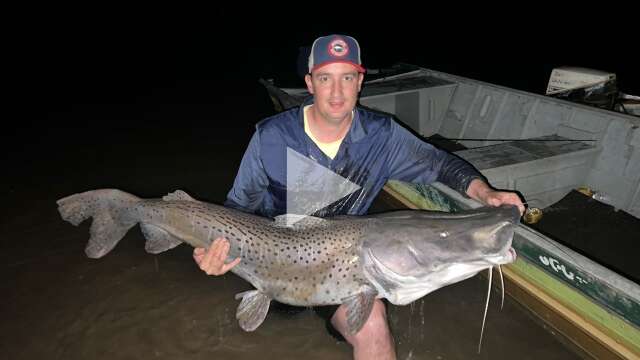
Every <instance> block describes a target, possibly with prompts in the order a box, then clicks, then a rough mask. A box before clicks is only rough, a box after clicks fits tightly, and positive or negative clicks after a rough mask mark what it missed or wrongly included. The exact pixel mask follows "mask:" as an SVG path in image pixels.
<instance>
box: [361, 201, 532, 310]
mask: <svg viewBox="0 0 640 360" xmlns="http://www.w3.org/2000/svg"><path fill="white" fill-rule="evenodd" d="M519 219H520V212H519V211H518V208H517V207H515V206H503V207H484V208H480V209H475V210H468V211H463V212H458V213H443V212H434V211H413V210H404V211H397V212H391V213H385V214H381V215H377V216H376V215H374V216H372V217H371V220H370V221H371V225H370V227H369V228H368V230H367V232H366V234H365V235H364V240H363V243H362V252H361V254H362V258H363V263H364V272H365V276H366V277H367V279H368V280H369V281H371V283H372V284H373V285H374V286H375V287H376V289H377V290H378V293H379V294H380V295H381V296H382V297H385V298H387V299H388V300H389V301H390V302H391V303H393V304H396V305H406V304H408V303H411V302H412V301H414V300H416V299H419V298H421V297H422V296H424V295H426V294H428V293H430V292H432V291H434V290H437V289H439V288H441V287H444V286H446V285H449V284H453V283H456V282H458V281H461V280H464V279H467V278H470V277H472V276H473V275H475V274H477V273H478V272H479V271H481V270H484V269H487V268H490V267H493V266H496V265H502V264H508V263H510V262H513V261H514V260H515V258H516V253H515V250H513V248H512V247H511V243H512V240H513V233H514V229H515V226H516V225H517V224H518V222H519Z"/></svg>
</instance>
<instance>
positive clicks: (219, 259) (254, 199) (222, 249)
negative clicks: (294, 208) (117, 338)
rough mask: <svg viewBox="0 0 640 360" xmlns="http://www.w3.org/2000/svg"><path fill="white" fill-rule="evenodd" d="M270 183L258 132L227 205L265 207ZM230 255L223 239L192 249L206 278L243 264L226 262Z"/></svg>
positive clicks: (246, 208)
mask: <svg viewBox="0 0 640 360" xmlns="http://www.w3.org/2000/svg"><path fill="white" fill-rule="evenodd" d="M267 184H268V183H267V175H266V173H265V171H264V168H263V167H262V162H261V161H260V137H259V135H258V132H257V131H256V133H255V134H254V135H253V137H252V138H251V141H250V142H249V146H248V147H247V150H246V151H245V153H244V156H243V157H242V161H241V162H240V169H239V170H238V174H237V175H236V179H235V181H234V183H233V188H231V190H230V191H229V193H228V194H227V200H226V201H225V203H224V205H225V206H227V207H231V208H234V209H238V210H240V211H244V212H251V213H253V212H256V210H258V209H259V208H260V206H261V205H262V201H263V198H264V194H265V189H266V187H267ZM228 255H229V241H227V239H225V238H222V237H220V238H217V239H215V240H214V241H213V243H212V244H211V246H210V247H209V249H205V248H196V249H194V250H193V258H194V260H195V261H196V263H197V264H198V266H199V267H200V269H201V270H202V271H204V272H205V273H207V275H222V274H224V273H226V272H227V271H229V270H231V268H233V267H234V266H236V265H237V264H238V263H239V262H240V258H236V259H234V260H233V261H231V262H229V263H225V260H226V259H227V256H228Z"/></svg>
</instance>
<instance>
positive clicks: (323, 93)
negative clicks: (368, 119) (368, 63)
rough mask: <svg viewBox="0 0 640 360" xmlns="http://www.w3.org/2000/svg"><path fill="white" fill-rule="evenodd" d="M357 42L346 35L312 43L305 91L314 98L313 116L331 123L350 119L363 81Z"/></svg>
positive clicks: (327, 37) (325, 37) (363, 70)
mask: <svg viewBox="0 0 640 360" xmlns="http://www.w3.org/2000/svg"><path fill="white" fill-rule="evenodd" d="M364 72H365V69H364V68H363V67H362V62H361V60H360V46H359V45H358V42H357V41H356V40H355V39H354V38H352V37H350V36H345V35H329V36H323V37H320V38H318V39H316V41H314V43H313V46H312V47H311V54H310V55H309V74H307V75H306V76H305V82H306V83H307V89H308V90H309V92H310V93H311V94H313V95H314V98H315V101H314V105H315V106H314V113H315V114H316V115H319V116H320V117H322V118H323V119H324V120H325V121H328V122H331V123H340V122H342V121H344V120H345V119H350V116H351V111H352V110H353V108H354V107H355V105H356V102H357V100H358V93H359V92H360V87H361V86H362V80H363V79H364V76H363V73H364Z"/></svg>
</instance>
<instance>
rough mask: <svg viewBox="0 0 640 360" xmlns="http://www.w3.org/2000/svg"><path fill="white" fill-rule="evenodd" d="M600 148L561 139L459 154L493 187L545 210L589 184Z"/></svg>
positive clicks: (539, 139) (552, 137) (554, 137)
mask: <svg viewBox="0 0 640 360" xmlns="http://www.w3.org/2000/svg"><path fill="white" fill-rule="evenodd" d="M599 152H600V148H599V147H598V146H596V143H595V141H594V142H593V143H591V142H583V141H577V140H571V139H568V138H564V137H561V136H558V135H550V136H543V137H537V138H531V139H523V140H517V141H510V142H504V143H500V144H496V145H490V146H483V147H477V148H472V149H466V150H460V151H456V152H455V154H456V155H458V156H460V157H461V158H463V159H465V160H467V161H469V162H470V163H471V164H473V165H474V166H475V167H476V168H477V169H478V170H480V172H482V174H483V175H484V176H486V177H487V179H488V180H489V182H490V183H491V185H492V186H494V187H495V188H498V189H510V190H516V191H518V192H520V193H521V194H522V195H523V196H524V198H525V200H526V201H527V203H528V204H529V206H532V207H539V208H545V207H547V206H549V205H551V204H553V203H555V202H557V201H559V200H560V199H562V198H563V197H564V196H565V195H566V194H568V193H569V192H570V191H571V189H575V188H577V187H579V186H583V185H585V184H586V177H587V175H588V173H589V170H590V169H591V167H592V165H593V162H594V161H595V159H596V157H597V155H598V153H599Z"/></svg>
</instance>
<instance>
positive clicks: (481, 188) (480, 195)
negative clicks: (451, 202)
mask: <svg viewBox="0 0 640 360" xmlns="http://www.w3.org/2000/svg"><path fill="white" fill-rule="evenodd" d="M489 191H491V187H489V185H488V184H487V183H486V182H484V180H482V179H480V178H476V179H473V180H471V182H470V183H469V186H468V187H467V196H469V197H470V198H472V199H474V200H477V201H480V202H482V199H484V198H485V197H486V194H487V193H488V192H489Z"/></svg>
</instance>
